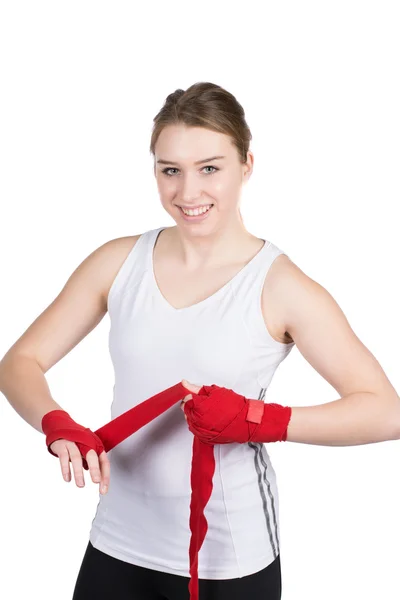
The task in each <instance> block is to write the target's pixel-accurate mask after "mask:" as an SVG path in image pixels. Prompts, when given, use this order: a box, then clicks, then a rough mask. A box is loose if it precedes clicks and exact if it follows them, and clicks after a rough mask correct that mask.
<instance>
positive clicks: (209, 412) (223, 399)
mask: <svg viewBox="0 0 400 600" xmlns="http://www.w3.org/2000/svg"><path fill="white" fill-rule="evenodd" d="M191 394H192V398H193V399H192V400H187V401H186V402H185V415H186V417H187V422H188V425H189V429H190V431H191V432H192V433H193V434H194V435H196V436H197V437H199V439H201V441H202V442H204V443H205V444H231V443H233V442H239V443H245V442H285V441H286V438H287V428H288V425H289V421H290V418H291V416H292V409H291V408H290V407H289V406H281V405H280V404H265V403H264V401H263V400H252V399H251V400H248V399H247V398H245V396H241V395H240V394H237V393H236V392H234V391H233V390H230V389H227V388H224V387H219V386H217V385H203V387H202V388H201V389H200V390H199V393H198V394H194V393H191Z"/></svg>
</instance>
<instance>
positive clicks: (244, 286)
mask: <svg viewBox="0 0 400 600" xmlns="http://www.w3.org/2000/svg"><path fill="white" fill-rule="evenodd" d="M162 229H165V228H164V227H160V228H158V229H153V230H150V231H146V232H145V233H143V234H142V235H141V236H140V237H139V238H138V240H137V241H136V244H135V245H134V247H133V248H132V250H131V251H130V253H129V255H128V256H127V258H126V260H125V261H124V263H123V264H122V266H121V268H120V270H119V271H118V273H117V275H116V277H115V279H114V281H113V283H112V285H111V288H110V291H109V296H108V313H109V317H110V323H111V326H110V331H109V350H110V355H111V359H112V363H113V367H114V372H115V384H114V392H113V401H112V404H111V418H112V419H114V418H116V417H117V416H119V415H120V414H122V413H124V412H125V411H127V410H129V409H130V408H132V407H133V406H136V405H137V404H140V403H141V402H143V401H144V400H146V399H147V398H149V397H151V396H153V395H155V394H157V393H159V392H161V391H163V390H164V389H166V388H168V387H171V386H172V385H175V384H176V383H179V382H180V381H181V380H182V379H186V380H187V381H190V382H191V383H194V384H195V385H199V386H202V385H212V384H213V383H214V384H216V385H219V386H222V387H226V388H229V389H232V390H234V391H235V392H236V393H238V394H242V395H244V396H245V397H246V398H254V399H256V398H258V399H263V400H264V402H268V399H267V398H266V390H267V388H268V385H269V383H270V381H271V379H272V377H273V374H274V373H275V371H276V369H277V367H278V365H279V364H280V363H281V362H282V361H283V360H284V358H285V357H286V356H287V355H288V354H289V352H290V351H291V349H292V347H293V346H294V342H292V343H290V344H285V343H283V342H278V341H276V340H275V339H274V338H273V337H272V336H271V335H270V334H269V332H268V330H267V328H266V326H265V323H264V319H263V315H262V309H261V294H262V288H263V284H264V279H265V276H266V274H267V271H268V269H269V268H270V266H271V264H272V262H273V261H274V259H275V258H276V257H277V256H278V255H279V254H282V253H283V252H282V250H280V249H279V248H278V247H277V246H275V245H274V244H273V243H272V242H267V241H266V240H264V246H263V247H262V249H261V250H260V251H259V252H258V253H257V254H256V255H255V256H254V257H253V258H252V259H251V260H250V261H249V262H248V263H247V264H246V265H245V266H244V267H243V268H242V269H241V270H240V271H239V272H238V273H237V274H236V275H235V276H234V277H233V278H232V279H231V280H230V281H228V282H227V283H226V284H225V285H224V286H223V287H222V288H220V289H219V290H218V291H217V292H215V293H214V294H212V295H211V296H209V297H208V298H206V299H205V300H202V301H200V302H197V303H196V304H193V305H191V306H188V307H185V308H178V309H176V308H174V307H173V306H172V305H171V304H169V302H167V300H166V299H165V298H164V296H163V295H162V293H161V291H160V289H159V288H158V285H157V282H156V279H155V276H154V269H153V248H154V245H155V242H156V239H157V237H158V234H159V233H160V232H161V231H162ZM189 393H190V392H189V391H188V394H189ZM192 444H193V434H192V433H191V432H190V431H189V429H188V425H187V422H186V420H185V416H184V413H183V411H182V410H181V408H180V405H179V403H178V404H176V405H174V406H173V407H171V408H170V409H168V410H167V411H166V412H165V413H163V414H162V415H160V416H158V417H157V418H155V419H154V420H153V421H151V422H150V423H148V424H147V425H145V426H144V427H142V428H141V429H139V430H138V431H137V432H135V433H134V434H133V435H131V436H130V437H129V438H127V439H126V440H124V441H123V442H121V443H120V444H119V445H118V446H116V447H115V448H113V449H112V450H110V451H109V453H108V457H109V460H110V486H109V490H108V493H107V494H106V495H104V496H103V495H99V502H98V505H97V509H96V514H95V517H94V519H93V521H92V525H91V530H90V541H91V543H92V544H93V546H94V547H95V548H97V549H98V550H101V551H102V552H105V553H106V554H108V555H110V556H113V557H114V558H117V559H120V560H123V561H125V562H127V563H131V564H133V565H139V566H142V567H147V568H149V569H154V570H156V571H162V572H165V573H171V574H175V575H181V576H185V577H189V576H190V575H189V551H188V549H189V542H190V533H191V532H190V528H189V508H190V500H191V488H190V471H191V457H192ZM214 452H215V463H216V464H215V473H214V478H213V486H214V487H213V492H212V495H211V498H210V500H209V502H208V504H207V506H206V509H205V511H204V514H205V516H206V518H207V522H208V530H207V534H206V538H205V540H204V543H203V546H202V547H201V549H200V552H199V563H198V573H199V578H200V579H232V578H236V577H244V576H246V575H250V574H252V573H256V572H257V571H260V570H261V569H263V568H265V567H266V566H268V565H269V564H270V563H271V562H273V561H274V560H275V558H276V557H277V556H278V554H279V551H280V547H279V533H280V530H279V499H278V489H277V481H276V474H275V471H274V468H273V466H272V464H271V461H270V457H269V455H268V452H267V449H266V446H265V444H263V443H253V442H249V443H245V444H239V443H232V444H217V445H215V447H214Z"/></svg>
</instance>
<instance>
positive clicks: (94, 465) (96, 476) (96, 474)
mask: <svg viewBox="0 0 400 600" xmlns="http://www.w3.org/2000/svg"><path fill="white" fill-rule="evenodd" d="M86 462H87V464H88V467H89V471H90V477H91V478H92V481H93V483H99V482H100V479H101V473H100V467H99V457H98V456H97V453H96V451H95V450H89V452H88V453H87V454H86Z"/></svg>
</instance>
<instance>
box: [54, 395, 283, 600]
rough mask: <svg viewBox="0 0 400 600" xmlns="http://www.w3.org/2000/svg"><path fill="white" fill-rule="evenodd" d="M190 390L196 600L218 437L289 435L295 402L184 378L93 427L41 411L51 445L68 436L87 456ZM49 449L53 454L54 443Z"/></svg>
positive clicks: (257, 439)
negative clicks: (189, 384)
mask: <svg viewBox="0 0 400 600" xmlns="http://www.w3.org/2000/svg"><path fill="white" fill-rule="evenodd" d="M188 394H191V395H192V399H191V400H188V401H187V402H186V403H185V407H184V410H185V414H186V417H187V421H188V425H189V429H190V431H191V432H192V433H193V434H194V438H193V453H192V471H191V475H190V483H191V500H190V518H189V526H190V531H191V537H190V546H189V572H190V581H189V594H190V600H198V598H199V589H198V553H199V551H200V548H201V546H202V544H203V541H204V538H205V535H206V532H207V527H208V525H207V519H206V518H205V516H204V509H205V507H206V505H207V502H208V500H209V499H210V496H211V493H212V489H213V476H214V471H215V458H214V443H217V444H229V443H233V442H239V443H244V442H248V441H254V442H274V441H286V436H287V427H288V424H289V421H290V417H291V408H290V407H283V406H280V405H278V404H264V402H263V401H262V400H248V399H246V398H245V397H244V396H241V395H239V394H236V393H235V392H234V391H233V390H230V389H227V388H223V387H219V386H217V385H214V384H213V385H210V386H207V385H204V386H203V387H202V388H201V389H200V390H199V393H198V394H194V393H193V392H189V390H188V389H187V388H185V387H184V386H183V384H182V383H177V384H176V385H174V386H172V387H170V388H167V389H166V390H164V391H163V392H160V393H158V394H156V395H155V396H152V397H151V398H148V399H147V400H145V401H144V402H142V403H141V404H139V405H138V406H134V407H133V408H131V409H130V410H128V411H126V412H125V413H123V414H122V415H120V416H119V417H116V418H115V419H113V420H112V421H110V423H107V424H106V425H103V427H101V428H100V429H97V430H96V431H95V432H92V431H91V430H90V429H87V428H85V427H82V426H80V425H78V424H77V423H75V422H74V421H73V420H72V419H71V417H70V416H69V415H68V413H65V411H60V410H55V411H51V412H50V413H47V415H45V416H44V417H43V420H42V429H43V431H44V433H47V437H46V443H48V445H49V444H51V443H52V442H54V441H55V440H56V439H60V438H65V439H69V440H71V441H74V442H75V443H76V444H77V445H78V447H79V448H80V449H81V448H82V449H83V452H82V450H81V452H82V453H83V456H86V453H87V452H88V451H89V450H90V449H94V450H96V452H97V453H98V454H99V453H100V452H101V451H102V450H101V449H104V450H105V451H106V452H108V451H109V450H111V449H112V448H114V446H116V445H117V444H119V443H120V442H122V441H123V440H125V439H126V438H127V437H129V436H130V435H132V434H133V433H135V431H137V430H138V429H140V428H141V427H143V426H144V425H146V424H147V423H149V422H150V421H152V420H153V419H155V418H156V417H157V416H158V415H160V414H162V413H163V412H165V411H166V410H167V409H169V408H170V407H171V406H173V405H174V404H176V403H177V402H178V401H181V400H182V398H184V397H185V396H187V395H188ZM60 413H62V414H60ZM52 415H53V416H52ZM45 429H46V431H45ZM76 440H78V441H76ZM49 451H50V453H51V454H54V453H53V452H51V450H50V448H49ZM54 456H56V455H55V454H54Z"/></svg>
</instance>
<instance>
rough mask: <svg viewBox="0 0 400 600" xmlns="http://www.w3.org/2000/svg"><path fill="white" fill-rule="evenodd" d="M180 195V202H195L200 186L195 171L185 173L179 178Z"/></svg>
mask: <svg viewBox="0 0 400 600" xmlns="http://www.w3.org/2000/svg"><path fill="white" fill-rule="evenodd" d="M180 196H181V198H182V204H191V203H193V204H196V199H197V198H199V197H200V196H201V187H200V182H199V179H198V178H197V176H196V173H186V175H182V178H181V188H180Z"/></svg>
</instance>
